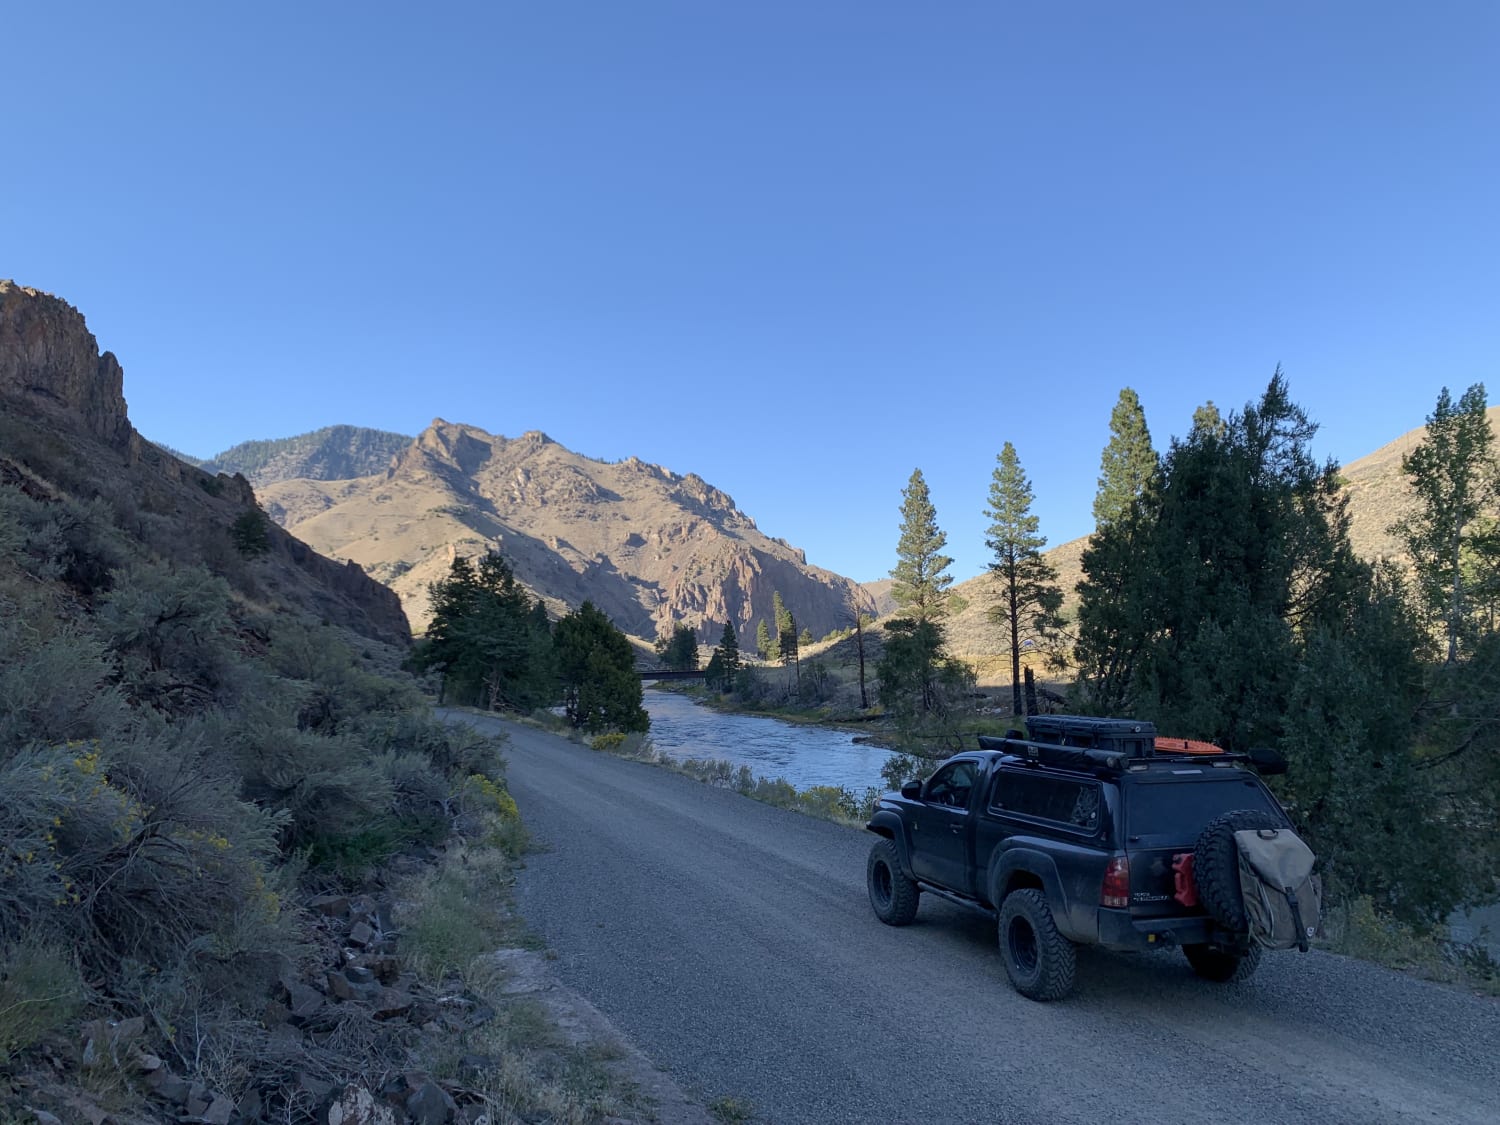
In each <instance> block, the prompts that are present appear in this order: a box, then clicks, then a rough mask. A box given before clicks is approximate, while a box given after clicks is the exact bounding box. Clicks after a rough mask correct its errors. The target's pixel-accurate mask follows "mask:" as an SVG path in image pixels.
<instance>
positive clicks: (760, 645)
mask: <svg viewBox="0 0 1500 1125" xmlns="http://www.w3.org/2000/svg"><path fill="white" fill-rule="evenodd" d="M755 651H756V652H757V653H759V654H760V658H761V659H762V660H765V661H769V660H770V659H771V631H770V630H769V629H767V628H766V619H765V618H764V617H762V618H761V619H760V620H759V621H757V622H756V623H755Z"/></svg>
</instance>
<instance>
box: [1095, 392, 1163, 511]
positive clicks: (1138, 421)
mask: <svg viewBox="0 0 1500 1125" xmlns="http://www.w3.org/2000/svg"><path fill="white" fill-rule="evenodd" d="M1155 475H1156V451H1155V450H1153V449H1152V448H1151V431H1150V430H1148V429H1147V428H1146V412H1145V411H1144V410H1142V409H1141V400H1140V398H1139V397H1137V395H1136V393H1135V391H1133V390H1131V389H1130V388H1129V387H1126V388H1125V389H1124V390H1122V391H1121V392H1120V399H1119V401H1118V402H1116V403H1115V408H1114V410H1113V411H1112V412H1111V413H1110V416H1109V444H1108V445H1106V446H1105V447H1104V453H1103V454H1102V455H1101V456H1100V458H1099V491H1098V492H1097V493H1096V494H1095V496H1094V523H1095V525H1096V526H1099V527H1102V526H1104V525H1105V524H1107V523H1112V522H1114V521H1116V520H1119V519H1122V518H1124V517H1125V516H1126V515H1127V514H1128V512H1129V511H1130V508H1131V505H1133V504H1134V503H1135V501H1136V500H1137V499H1139V497H1140V496H1141V494H1142V493H1144V492H1145V491H1146V486H1147V485H1148V484H1150V483H1151V479H1152V478H1153V477H1154V476H1155Z"/></svg>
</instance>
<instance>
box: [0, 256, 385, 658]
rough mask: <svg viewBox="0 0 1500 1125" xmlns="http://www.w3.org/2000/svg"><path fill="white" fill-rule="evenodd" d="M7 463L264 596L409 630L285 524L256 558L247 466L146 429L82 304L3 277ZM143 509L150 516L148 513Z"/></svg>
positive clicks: (332, 618) (339, 617)
mask: <svg viewBox="0 0 1500 1125" xmlns="http://www.w3.org/2000/svg"><path fill="white" fill-rule="evenodd" d="M0 421H3V423H4V424H3V427H0V462H4V461H11V462H12V463H13V464H15V465H18V466H22V467H24V468H26V469H27V470H28V471H29V472H30V473H33V474H37V475H39V476H40V477H41V478H43V479H46V480H48V481H50V482H51V483H52V484H53V485H54V486H56V488H57V490H58V491H60V492H71V493H74V494H78V495H80V496H81V498H84V499H89V498H92V497H95V496H105V497H107V498H108V500H109V501H110V503H111V505H112V507H113V508H114V509H115V510H116V513H117V518H120V519H123V520H125V521H127V522H131V523H133V524H135V525H137V527H136V528H132V530H136V529H138V527H144V526H147V525H148V524H149V526H150V528H151V534H152V535H153V536H154V537H155V539H156V540H157V542H158V543H159V544H160V545H162V546H164V547H166V548H167V549H170V550H171V551H172V557H173V558H174V559H179V560H183V561H201V562H204V563H205V564H207V565H208V566H209V567H210V569H214V570H216V571H217V572H220V573H233V575H234V576H235V577H236V579H237V580H238V581H239V582H240V583H241V585H242V586H244V587H245V588H247V589H248V588H252V587H253V588H254V590H255V591H256V594H257V599H258V600H259V601H261V602H263V603H264V604H265V605H268V606H270V607H271V608H276V609H283V608H285V609H292V610H295V611H300V612H302V613H306V614H309V615H312V616H313V617H314V618H315V619H317V620H322V621H328V622H331V623H334V624H338V625H341V626H344V627H346V628H348V629H351V630H353V631H354V632H357V633H360V634H362V635H364V636H368V637H371V638H373V639H376V640H382V641H386V642H388V643H392V644H406V643H408V642H409V641H410V637H411V634H410V631H409V629H408V627H407V623H406V617H405V615H404V614H403V612H402V609H401V603H400V600H399V599H398V598H397V597H396V596H395V595H394V594H393V593H392V592H391V590H390V589H389V588H387V587H386V586H384V585H382V584H381V583H379V582H377V581H375V580H373V579H371V578H370V577H369V576H368V575H366V574H365V573H364V571H363V570H362V569H361V568H360V567H358V566H355V565H352V564H349V563H343V562H335V561H334V560H332V559H329V558H327V557H325V556H323V555H320V554H319V553H317V552H316V551H315V550H313V549H312V548H311V547H309V546H308V545H307V544H306V543H303V542H300V541H299V540H297V539H296V538H295V537H294V536H292V535H290V534H288V533H287V532H285V531H284V530H282V529H281V528H279V527H276V526H269V527H267V528H266V532H267V534H266V544H265V545H266V551H265V552H264V554H263V555H261V556H258V557H257V558H255V559H254V561H253V562H252V561H248V560H246V559H244V558H242V557H240V556H238V555H237V554H236V553H235V552H234V548H233V547H232V545H231V544H232V534H231V529H232V528H233V527H234V525H235V522H236V521H237V520H240V519H241V518H243V517H244V516H245V515H246V513H253V512H254V511H255V510H256V496H255V492H254V490H253V489H252V488H251V486H250V484H249V483H248V482H247V481H246V480H245V478H244V477H242V476H238V475H235V476H227V475H224V474H218V475H214V474H210V473H205V472H204V471H203V470H201V469H198V468H196V467H194V466H192V465H189V464H186V463H184V462H183V461H181V460H179V459H178V458H177V457H174V456H172V455H171V454H170V453H168V452H166V451H165V450H163V449H162V448H160V447H159V446H156V445H153V444H152V443H151V442H149V441H147V440H146V439H145V438H143V437H142V436H141V435H140V434H139V433H137V432H136V430H135V428H134V427H133V426H132V425H131V424H130V419H129V417H128V416H127V414H126V409H125V396H124V372H123V371H122V369H121V367H120V364H119V362H118V361H117V360H116V359H115V357H114V356H113V355H111V354H110V353H109V352H103V353H101V352H100V351H99V346H98V343H97V341H96V340H95V339H94V336H93V334H92V333H91V332H89V330H88V326H87V325H86V324H85V322H84V319H83V316H82V314H80V313H79V312H78V310H77V309H75V308H74V307H73V306H72V305H69V304H68V303H67V302H66V301H63V300H61V299H59V298H57V297H54V296H52V295H50V294H47V293H43V292H40V291H38V290H36V289H29V288H25V287H23V286H19V285H16V284H15V283H14V282H10V281H0ZM143 514H144V515H143Z"/></svg>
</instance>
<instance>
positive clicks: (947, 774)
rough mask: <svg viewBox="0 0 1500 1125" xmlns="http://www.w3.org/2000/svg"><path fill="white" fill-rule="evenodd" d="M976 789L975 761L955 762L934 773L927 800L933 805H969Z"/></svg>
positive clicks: (956, 807) (954, 806)
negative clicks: (971, 794) (970, 797)
mask: <svg viewBox="0 0 1500 1125" xmlns="http://www.w3.org/2000/svg"><path fill="white" fill-rule="evenodd" d="M973 791H974V763H973V762H953V763H951V764H950V765H946V766H944V767H943V768H942V769H940V770H938V771H937V773H935V774H933V775H932V780H931V781H929V782H928V783H927V801H928V803H929V804H933V805H947V806H948V807H949V808H955V809H966V808H968V807H969V794H970V793H972V792H973Z"/></svg>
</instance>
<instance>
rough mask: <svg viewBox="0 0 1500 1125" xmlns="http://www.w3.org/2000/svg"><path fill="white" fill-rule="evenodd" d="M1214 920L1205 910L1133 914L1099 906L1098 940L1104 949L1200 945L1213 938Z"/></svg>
mask: <svg viewBox="0 0 1500 1125" xmlns="http://www.w3.org/2000/svg"><path fill="white" fill-rule="evenodd" d="M1213 929H1214V924H1213V920H1212V919H1211V918H1209V917H1208V916H1207V915H1206V914H1199V915H1196V916H1189V917H1186V918H1183V917H1176V918H1173V917H1167V918H1135V917H1133V916H1132V915H1131V913H1130V911H1128V910H1109V909H1106V908H1103V907H1101V908H1100V910H1099V944H1100V945H1102V946H1104V948H1105V949H1120V950H1135V951H1139V950H1146V949H1156V948H1158V947H1160V946H1163V945H1200V944H1202V943H1204V942H1208V941H1211V940H1212V935H1213Z"/></svg>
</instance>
